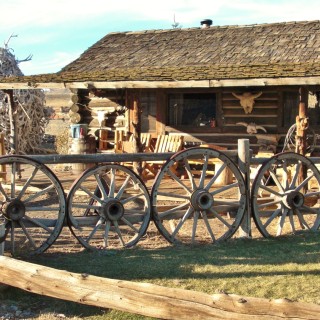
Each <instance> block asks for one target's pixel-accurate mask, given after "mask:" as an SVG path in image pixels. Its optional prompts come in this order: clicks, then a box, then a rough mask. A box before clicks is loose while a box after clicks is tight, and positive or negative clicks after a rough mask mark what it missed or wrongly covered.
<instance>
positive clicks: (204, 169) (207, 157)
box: [199, 154, 209, 188]
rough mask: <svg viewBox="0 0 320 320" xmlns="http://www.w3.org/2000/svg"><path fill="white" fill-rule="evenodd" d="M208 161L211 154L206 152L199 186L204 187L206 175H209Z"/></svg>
mask: <svg viewBox="0 0 320 320" xmlns="http://www.w3.org/2000/svg"><path fill="white" fill-rule="evenodd" d="M208 161H209V155H208V154H206V155H205V157H204V163H203V167H202V171H201V176H200V182H199V188H203V185H204V179H205V178H206V176H207V169H208Z"/></svg>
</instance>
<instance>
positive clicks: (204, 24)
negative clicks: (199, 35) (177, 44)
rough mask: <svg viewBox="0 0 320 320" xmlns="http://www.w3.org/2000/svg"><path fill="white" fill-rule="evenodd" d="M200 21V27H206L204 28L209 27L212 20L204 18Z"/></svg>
mask: <svg viewBox="0 0 320 320" xmlns="http://www.w3.org/2000/svg"><path fill="white" fill-rule="evenodd" d="M200 23H201V28H202V29H206V28H210V26H211V25H212V20H211V19H204V20H202V21H201V22H200Z"/></svg>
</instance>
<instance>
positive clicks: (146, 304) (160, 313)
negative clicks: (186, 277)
mask: <svg viewBox="0 0 320 320" xmlns="http://www.w3.org/2000/svg"><path fill="white" fill-rule="evenodd" d="M0 283H4V284H7V285H10V286H14V287H17V288H20V289H23V290H26V291H28V292H32V293H36V294H41V295H46V296H50V297H54V298H59V299H63V300H68V301H75V302H78V303H81V304H86V305H93V306H97V307H102V308H111V309H118V310H122V311H126V312H130V313H135V314H141V315H145V316H149V317H155V318H161V319H179V320H180V319H187V320H189V319H234V320H238V319H241V320H242V319H259V320H267V319H268V320H280V319H281V320H283V319H289V318H292V319H296V320H298V319H319V314H320V306H319V305H316V304H310V303H300V302H291V301H289V300H287V299H279V300H270V299H261V298H248V297H242V296H238V295H232V294H230V295H229V294H213V295H210V294H207V293H201V292H196V291H191V290H184V289H173V288H165V287H162V286H158V285H154V284H148V283H137V282H130V281H124V280H115V279H107V278H100V277H96V276H91V275H88V274H77V273H72V272H68V271H63V270H56V269H53V268H49V267H44V266H40V265H37V264H33V263H29V262H24V261H20V260H15V259H13V258H9V257H6V256H0ZM48 284H50V285H48Z"/></svg>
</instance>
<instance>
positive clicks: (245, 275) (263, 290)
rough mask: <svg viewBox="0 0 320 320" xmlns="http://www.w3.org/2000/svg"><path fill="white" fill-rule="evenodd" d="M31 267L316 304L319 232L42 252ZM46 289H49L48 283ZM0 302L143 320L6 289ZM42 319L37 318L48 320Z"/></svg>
mask: <svg viewBox="0 0 320 320" xmlns="http://www.w3.org/2000/svg"><path fill="white" fill-rule="evenodd" d="M28 260H29V261H31V262H34V263H38V264H41V265H46V266H50V267H53V268H57V269H64V270H68V271H71V272H76V273H88V274H93V275H97V276H100V277H107V278H113V279H123V280H130V281H138V282H149V283H154V284H159V285H163V286H168V287H176V288H183V289H189V290H196V291H201V292H206V293H209V294H213V293H217V292H221V291H223V292H227V293H234V294H239V295H245V296H251V297H261V298H268V299H269V298H270V299H277V298H288V299H291V300H295V301H304V302H312V303H317V304H320V296H319V291H318V288H320V277H319V276H320V233H319V232H317V233H303V234H299V235H294V236H286V237H281V238H277V239H260V238H259V239H252V240H245V239H233V240H229V241H227V242H225V243H223V244H220V245H207V246H194V247H190V246H188V247H186V246H175V247H164V248H159V249H142V248H139V247H137V248H133V249H127V250H121V251H109V252H105V253H103V252H87V251H83V252H78V253H68V254H62V253H60V254H53V253H45V254H42V255H40V256H36V257H32V258H31V257H30V258H29V259H28ZM48 285H50V284H48ZM0 299H1V300H2V301H6V300H8V299H9V300H19V303H25V304H26V305H34V306H35V308H37V306H38V308H40V307H41V308H40V309H42V310H43V309H45V313H49V314H50V313H63V314H65V315H67V316H68V317H82V318H85V319H147V318H145V317H142V316H137V315H130V314H127V313H123V312H120V311H115V310H100V309H99V308H94V307H88V306H82V305H79V304H76V303H69V302H68V303H66V302H64V301H59V300H57V299H52V298H46V297H41V296H36V295H32V294H29V293H26V292H23V291H21V290H18V289H14V288H10V289H9V290H7V291H5V292H4V293H2V294H0ZM48 317H49V318H50V316H42V317H41V319H49V318H48Z"/></svg>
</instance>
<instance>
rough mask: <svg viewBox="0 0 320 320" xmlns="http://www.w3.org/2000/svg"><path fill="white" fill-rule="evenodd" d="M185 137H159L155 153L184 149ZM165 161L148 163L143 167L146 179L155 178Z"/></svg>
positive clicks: (143, 174)
mask: <svg viewBox="0 0 320 320" xmlns="http://www.w3.org/2000/svg"><path fill="white" fill-rule="evenodd" d="M183 142H184V137H183V136H182V135H165V134H163V135H159V136H158V137H157V141H156V144H155V147H154V149H153V150H151V151H152V152H154V153H164V152H178V151H180V150H182V149H183ZM163 163H164V161H148V162H144V163H143V165H142V168H143V171H142V176H143V178H144V179H149V178H153V177H155V176H156V174H157V172H158V170H159V169H160V167H161V166H162V165H163Z"/></svg>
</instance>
